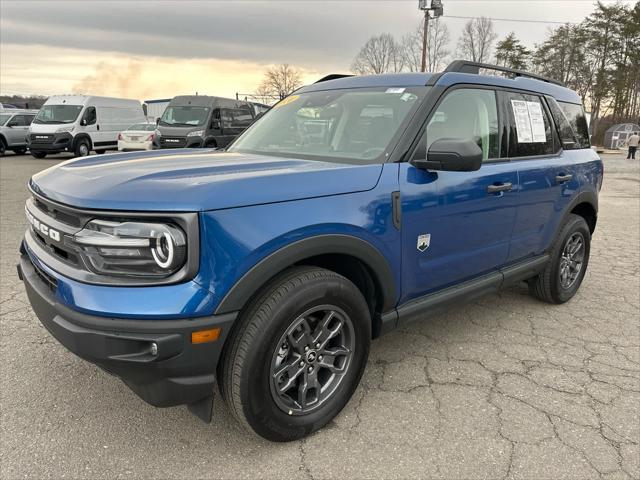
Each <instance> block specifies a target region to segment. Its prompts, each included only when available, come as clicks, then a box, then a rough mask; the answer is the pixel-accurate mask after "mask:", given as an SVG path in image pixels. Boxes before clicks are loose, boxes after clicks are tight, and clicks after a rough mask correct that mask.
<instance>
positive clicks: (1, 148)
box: [0, 138, 7, 157]
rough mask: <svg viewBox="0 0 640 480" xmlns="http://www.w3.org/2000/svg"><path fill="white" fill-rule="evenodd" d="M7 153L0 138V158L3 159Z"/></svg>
mask: <svg viewBox="0 0 640 480" xmlns="http://www.w3.org/2000/svg"><path fill="white" fill-rule="evenodd" d="M6 151H7V146H6V145H5V143H4V140H3V139H1V138H0V157H4V154H5V153H6Z"/></svg>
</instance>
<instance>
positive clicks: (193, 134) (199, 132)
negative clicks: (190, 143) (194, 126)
mask: <svg viewBox="0 0 640 480" xmlns="http://www.w3.org/2000/svg"><path fill="white" fill-rule="evenodd" d="M202 136H204V130H196V131H195V132H189V133H187V137H202Z"/></svg>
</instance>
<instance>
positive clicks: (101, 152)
mask: <svg viewBox="0 0 640 480" xmlns="http://www.w3.org/2000/svg"><path fill="white" fill-rule="evenodd" d="M106 152H107V151H106V150H96V153H97V154H98V155H102V154H103V153H106Z"/></svg>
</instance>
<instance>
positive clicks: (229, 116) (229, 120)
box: [220, 108, 233, 129]
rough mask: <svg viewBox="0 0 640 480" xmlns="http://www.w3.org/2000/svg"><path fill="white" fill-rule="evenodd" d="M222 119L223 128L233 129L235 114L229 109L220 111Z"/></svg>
mask: <svg viewBox="0 0 640 480" xmlns="http://www.w3.org/2000/svg"><path fill="white" fill-rule="evenodd" d="M220 118H221V119H222V128H223V129H224V128H232V127H233V113H232V111H231V110H229V109H228V108H221V109H220Z"/></svg>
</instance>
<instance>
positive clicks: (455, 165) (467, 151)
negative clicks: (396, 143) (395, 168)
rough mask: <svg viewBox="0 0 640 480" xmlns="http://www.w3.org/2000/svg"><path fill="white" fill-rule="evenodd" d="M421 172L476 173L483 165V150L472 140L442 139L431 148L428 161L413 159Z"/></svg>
mask: <svg viewBox="0 0 640 480" xmlns="http://www.w3.org/2000/svg"><path fill="white" fill-rule="evenodd" d="M411 164H412V165H413V166H414V167H416V168H419V169H421V170H442V171H446V172H475V171H476V170H479V169H480V166H481V165H482V149H481V148H480V147H479V146H478V144H477V143H476V142H474V141H473V140H471V139H467V140H463V139H459V138H441V139H440V140H436V141H435V142H433V143H432V144H431V146H430V147H429V151H428V152H427V158H426V159H413V160H411Z"/></svg>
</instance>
